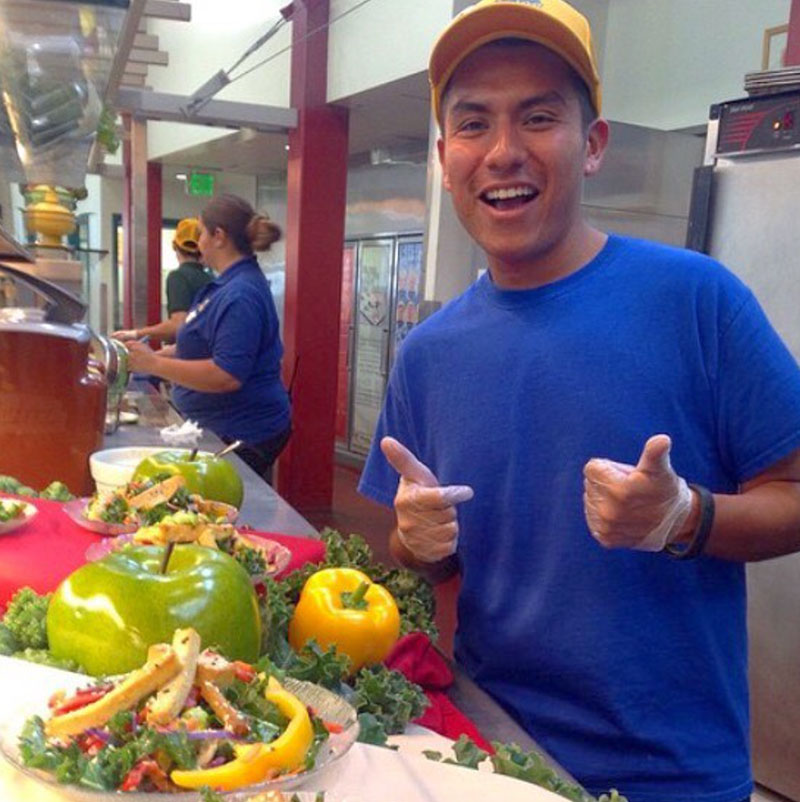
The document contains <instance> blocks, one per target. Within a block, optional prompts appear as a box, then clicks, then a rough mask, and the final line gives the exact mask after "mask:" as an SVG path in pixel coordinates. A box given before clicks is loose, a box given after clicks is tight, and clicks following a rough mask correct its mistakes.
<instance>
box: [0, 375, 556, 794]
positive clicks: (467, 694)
mask: <svg viewBox="0 0 800 802" xmlns="http://www.w3.org/2000/svg"><path fill="white" fill-rule="evenodd" d="M133 400H135V403H136V406H137V407H138V410H139V418H138V423H136V424H133V425H124V424H123V425H121V426H119V427H118V428H117V429H116V430H115V431H114V432H113V433H111V434H108V435H106V437H105V443H104V446H105V447H106V448H114V447H123V446H160V445H163V440H162V439H161V436H160V429H161V428H163V427H165V426H168V425H171V424H180V423H181V419H180V417H179V416H178V415H177V413H176V412H175V411H174V410H173V408H172V407H171V406H170V405H169V403H168V401H167V400H166V399H165V398H163V397H162V396H161V395H159V394H158V393H155V392H154V391H152V390H151V389H149V388H145V389H144V390H142V389H137V390H136V391H135V393H134V399H133ZM197 445H198V447H199V448H200V449H202V450H208V451H212V452H213V451H217V450H219V449H220V448H222V446H223V444H222V443H221V441H220V440H219V439H218V438H216V437H215V436H214V435H212V434H208V433H206V434H204V435H203V436H202V438H201V439H200V441H199V442H198V444H197ZM165 447H166V446H165ZM227 459H230V460H231V462H232V463H233V464H234V465H235V466H236V469H237V471H238V472H239V473H240V475H241V477H242V480H243V482H244V487H245V496H244V504H243V507H242V510H241V515H240V519H239V520H240V521H241V522H242V523H245V524H249V525H250V526H252V527H253V528H254V529H256V530H258V531H260V532H269V533H275V536H277V537H281V536H285V535H288V536H289V537H281V540H283V541H284V542H287V543H291V541H292V540H294V538H299V540H298V546H297V552H298V554H299V553H300V552H301V551H302V548H303V547H304V546H305V547H306V548H308V547H310V546H313V545H314V544H313V542H311V541H309V540H307V539H306V538H316V537H318V533H317V532H316V531H315V530H314V528H313V527H312V526H311V525H310V524H309V523H308V521H306V520H305V519H304V518H303V517H302V516H301V515H299V514H298V513H297V512H296V511H295V510H294V509H293V508H292V507H291V506H290V505H289V504H287V503H286V502H285V501H284V500H283V499H282V498H281V497H280V496H279V495H278V494H277V493H276V492H275V491H274V490H273V489H272V488H271V487H270V486H269V485H267V484H266V483H265V482H264V481H263V480H262V479H261V478H260V477H259V476H258V475H257V474H256V473H255V472H254V471H252V470H251V469H250V467H249V466H247V465H246V464H245V463H244V462H242V461H241V460H240V459H239V458H238V457H236V456H235V455H229V456H228V457H227ZM39 504H40V516H41V517H45V516H46V515H47V514H48V513H47V510H46V508H45V506H44V505H45V504H51V505H53V506H54V508H55V509H56V511H55V513H52V510H51V514H54V515H55V516H56V517H55V518H54V519H52V520H58V518H59V517H60V515H61V512H60V509H58V508H57V507H56V505H54V503H53V502H39ZM40 528H41V527H40ZM24 531H25V530H24V529H20V530H18V532H19V535H18V537H23V536H24V535H23V533H24ZM48 531H49V530H48ZM54 535H55V536H56V537H59V534H58V532H56V531H55V530H54V531H52V532H50V534H49V536H50V537H51V540H52V536H54ZM63 535H64V533H62V536H63ZM29 537H32V535H29ZM48 542H49V541H48ZM290 548H291V547H290ZM82 559H83V558H82V557H81V556H80V555H79V560H80V561H82ZM46 562H52V560H47V561H46ZM25 565H28V563H27V562H26V563H25ZM23 568H24V566H23ZM23 573H24V571H21V572H18V575H17V577H16V578H17V582H16V586H19V585H22V584H26V581H25V579H26V578H25V576H23V575H22V574H23ZM454 674H455V679H454V682H453V684H452V686H451V687H450V688H449V689H448V696H449V699H450V701H451V702H452V703H453V704H455V706H456V707H457V708H458V709H459V710H460V711H461V712H462V713H463V714H464V715H465V716H466V717H467V718H469V719H470V720H471V721H472V723H473V724H474V725H475V726H476V727H477V728H478V730H479V731H480V733H481V734H482V735H483V736H484V737H485V738H486V739H487V740H490V741H502V742H513V743H516V744H518V745H519V746H521V747H522V748H523V749H526V750H529V749H536V750H537V751H539V752H540V754H541V750H540V749H538V747H537V746H536V744H535V743H534V741H533V740H532V739H531V738H530V737H529V736H528V735H527V733H525V731H524V730H522V729H521V728H520V727H519V726H518V725H517V724H516V723H515V722H514V721H513V720H512V719H511V718H510V717H509V716H508V715H507V714H506V713H505V712H504V711H503V710H502V709H501V708H500V707H499V706H498V705H497V704H496V703H495V702H494V701H493V700H492V699H491V698H490V697H489V696H488V695H486V694H485V693H483V692H482V691H481V690H480V689H479V688H478V687H477V686H476V685H475V684H474V683H473V682H472V681H471V680H470V679H469V678H468V677H466V675H465V674H464V673H463V672H461V671H460V670H459V669H457V668H455V667H454ZM70 678H71V680H70ZM70 681H71V682H72V683H75V682H76V681H79V678H76V677H75V675H70V674H69V673H68V672H61V671H58V670H56V669H52V668H49V667H45V666H39V665H35V664H32V663H27V662H25V661H22V660H16V659H13V658H7V657H0V687H4V688H6V689H10V688H13V689H14V690H13V693H9V692H6V693H2V694H0V741H2V740H3V739H7V738H8V737H11V738H12V739H13V740H15V739H16V732H18V730H15V731H14V733H13V734H12V735H11V736H9V735H8V732H5V733H4V731H3V730H4V728H5V729H6V730H7V729H8V726H10V725H9V722H10V721H12V720H19V715H18V714H19V712H20V711H27V710H30V707H26V705H28V704H29V702H27V701H26V700H27V699H30V700H39V701H41V699H42V698H45V699H46V698H47V696H46V695H45V696H44V697H43V696H42V695H43V694H45V693H46V692H48V693H49V692H52V691H55V690H57V689H59V688H60V687H63V686H64V684H66V685H69V684H70ZM27 715H29V713H27V712H26V713H25V716H24V717H27ZM432 726H435V725H432ZM392 741H393V743H394V745H395V747H399V751H393V750H390V749H384V748H380V747H373V746H367V745H364V744H360V743H356V744H355V745H353V747H352V748H351V749H350V751H349V752H348V754H347V755H346V756H345V757H344V758H342V759H341V761H337V762H336V763H335V764H333V765H331V766H330V767H329V768H326V769H325V771H324V773H323V774H321V775H319V776H317V777H315V778H314V783H313V785H311V786H310V787H311V788H313V789H314V790H326V791H327V792H330V793H329V797H330V802H372V800H375V799H381V800H388V801H390V802H391V801H393V800H397V802H400V801H401V800H402V802H415V800H420V801H421V802H445V800H450V799H454V798H456V799H459V800H463V801H464V802H470V800H475V802H478V800H481V801H482V800H483V799H486V798H498V797H499V796H500V795H502V796H503V798H504V799H506V800H508V802H513V800H520V801H521V800H543V801H544V800H557V799H560V798H561V797H557V796H555V795H554V794H552V793H550V792H548V791H544V790H542V789H540V788H538V787H536V786H533V785H530V784H528V783H524V782H521V781H519V780H513V779H510V778H508V777H503V776H499V775H494V774H493V773H491V772H490V771H489V772H487V771H486V770H485V769H488V768H489V765H488V761H486V762H485V764H484V765H483V769H484V770H483V771H480V772H474V771H469V770H466V769H464V768H460V767H454V766H451V765H446V764H442V763H436V762H432V761H429V760H427V759H426V758H425V757H424V756H423V755H422V752H423V751H424V750H436V751H439V752H441V753H443V754H444V756H445V757H448V756H450V757H452V753H451V752H450V748H451V746H452V743H453V742H452V741H450V740H449V739H446V738H443V737H442V736H441V735H437V734H436V733H434V732H432V731H430V730H427V729H424V728H421V727H418V726H416V725H410V726H409V727H408V729H407V731H406V732H405V733H404V734H403V735H401V736H394V737H393V738H392ZM543 757H545V756H544V755H543ZM545 759H546V757H545ZM552 765H553V766H554V768H556V769H557V770H558V771H559V772H560V773H561V774H562V776H564V777H565V778H568V775H566V773H565V772H563V771H562V770H560V768H559V767H557V766H556V765H555V764H552ZM73 796H74V789H72V790H71V789H64V788H62V787H60V786H59V787H55V788H54V787H52V786H50V787H44V786H41V785H40V784H39V782H38V781H37V780H36V779H34V778H32V777H28V776H25V775H24V774H22V773H20V772H19V771H17V770H16V769H15V768H14V767H12V766H11V765H10V764H8V763H6V762H5V761H3V760H1V759H0V799H2V800H4V802H5V800H8V802H22V801H23V800H29V799H37V800H42V801H43V802H45V801H46V800H63V799H68V798H72V797H73ZM82 798H84V799H87V798H89V799H92V800H97V802H100V800H103V799H111V798H121V797H118V795H116V794H96V793H91V792H83V796H82ZM326 799H327V797H326Z"/></svg>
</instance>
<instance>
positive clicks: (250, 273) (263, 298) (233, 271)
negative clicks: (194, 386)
mask: <svg viewBox="0 0 800 802" xmlns="http://www.w3.org/2000/svg"><path fill="white" fill-rule="evenodd" d="M176 355H177V356H178V358H180V359H213V360H214V364H215V365H217V367H220V368H222V370H224V371H226V372H227V373H230V374H231V376H233V377H234V378H236V379H238V380H239V381H240V382H241V383H242V386H241V387H240V388H239V389H238V390H236V391H234V392H232V393H203V392H199V391H197V390H190V389H188V388H186V387H180V386H176V387H175V389H174V390H173V400H174V401H175V405H176V406H177V407H178V409H179V410H180V412H181V414H182V415H183V416H184V417H185V418H191V419H193V420H196V421H198V423H199V424H200V425H201V426H202V427H203V428H204V429H210V430H211V431H212V432H214V433H215V434H216V435H218V436H219V437H226V438H229V439H240V440H244V441H245V442H246V443H249V444H253V445H257V444H259V443H262V442H263V441H265V440H267V439H269V438H270V437H273V436H274V435H276V434H279V433H280V432H282V431H284V430H285V429H286V428H287V426H288V425H289V419H290V410H289V396H288V395H287V393H286V390H285V388H284V386H283V383H282V382H281V372H280V371H281V356H283V345H282V344H281V339H280V332H279V328H278V315H277V312H276V311H275V302H274V301H273V300H272V293H271V292H270V289H269V282H268V281H267V279H266V277H265V276H264V274H263V273H262V272H261V268H260V267H259V265H258V262H257V261H256V259H255V258H254V257H251V258H247V259H242V260H241V261H240V262H237V263H236V264H235V265H232V266H231V267H229V268H228V269H227V270H225V271H224V272H223V273H222V274H221V275H220V276H218V277H217V278H215V279H214V280H213V281H212V282H211V283H210V284H207V285H206V286H205V287H203V288H202V289H201V290H200V291H199V292H198V293H197V295H196V296H195V299H194V303H193V304H192V308H191V309H190V310H189V314H188V315H187V317H186V322H185V323H184V325H183V326H181V327H180V329H178V338H177V352H176Z"/></svg>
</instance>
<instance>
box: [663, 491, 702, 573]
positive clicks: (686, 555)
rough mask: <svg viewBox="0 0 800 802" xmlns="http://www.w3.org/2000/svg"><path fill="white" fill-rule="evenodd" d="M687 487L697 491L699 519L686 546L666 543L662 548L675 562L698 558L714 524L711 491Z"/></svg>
mask: <svg viewBox="0 0 800 802" xmlns="http://www.w3.org/2000/svg"><path fill="white" fill-rule="evenodd" d="M689 487H690V488H691V489H692V490H695V491H697V495H698V497H699V499H700V517H699V519H698V521H697V526H696V527H695V530H694V532H692V538H691V540H690V541H689V542H688V543H687V544H685V545H683V544H681V545H678V544H675V543H667V545H666V546H664V552H665V553H666V554H667V555H668V556H670V557H672V558H674V559H676V560H691V559H693V558H694V557H699V556H700V555H701V554H702V553H703V549H705V547H706V543H707V542H708V536H709V535H710V534H711V526H712V524H713V523H714V496H713V495H712V494H711V491H710V490H708V488H705V487H703V486H702V485H693V484H690V485H689Z"/></svg>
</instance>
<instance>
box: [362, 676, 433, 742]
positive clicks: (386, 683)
mask: <svg viewBox="0 0 800 802" xmlns="http://www.w3.org/2000/svg"><path fill="white" fill-rule="evenodd" d="M354 687H355V694H354V699H353V704H354V706H355V708H356V710H357V711H358V712H359V713H372V714H373V715H374V716H375V717H376V718H378V719H379V720H380V721H381V723H382V724H383V727H384V729H385V731H386V733H387V734H388V735H394V734H396V733H401V732H402V731H403V730H404V729H405V728H406V724H408V722H409V721H412V720H413V719H415V718H418V717H419V716H421V715H422V714H423V713H424V712H425V708H426V707H427V706H428V704H429V703H428V698H427V697H426V696H425V694H424V693H423V692H422V688H420V687H419V685H416V684H415V683H413V682H410V681H409V680H407V679H406V678H405V677H404V676H403V675H402V674H401V673H400V672H399V671H393V670H391V669H389V668H386V666H384V665H377V666H368V667H364V668H362V669H361V670H360V671H359V672H358V674H356V678H355V684H354Z"/></svg>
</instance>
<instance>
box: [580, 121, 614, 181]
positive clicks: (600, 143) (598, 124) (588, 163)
mask: <svg viewBox="0 0 800 802" xmlns="http://www.w3.org/2000/svg"><path fill="white" fill-rule="evenodd" d="M609 133H610V129H609V125H608V120H604V119H603V118H602V117H598V118H597V119H596V120H594V121H593V122H592V123H591V125H590V126H589V131H588V132H587V134H586V155H585V158H584V162H583V174H584V175H585V176H590V175H595V173H597V172H598V170H599V169H600V167H601V166H602V164H603V156H604V155H605V152H606V148H607V147H608V139H609Z"/></svg>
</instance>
